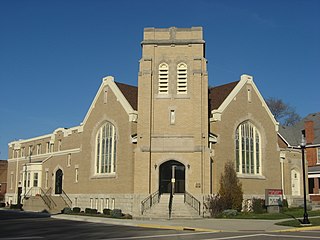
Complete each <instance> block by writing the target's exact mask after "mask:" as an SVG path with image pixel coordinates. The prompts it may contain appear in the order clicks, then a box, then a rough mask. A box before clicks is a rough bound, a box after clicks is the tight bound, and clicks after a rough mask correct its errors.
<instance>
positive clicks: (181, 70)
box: [177, 63, 188, 94]
mask: <svg viewBox="0 0 320 240" xmlns="http://www.w3.org/2000/svg"><path fill="white" fill-rule="evenodd" d="M187 93H188V66H187V64H185V63H179V64H178V66H177V94H187Z"/></svg>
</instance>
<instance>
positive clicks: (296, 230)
mask: <svg viewBox="0 0 320 240" xmlns="http://www.w3.org/2000/svg"><path fill="white" fill-rule="evenodd" d="M312 230H320V226H310V227H298V228H290V229H283V230H274V231H272V232H302V231H312Z"/></svg>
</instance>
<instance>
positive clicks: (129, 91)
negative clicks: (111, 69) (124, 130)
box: [80, 76, 138, 126]
mask: <svg viewBox="0 0 320 240" xmlns="http://www.w3.org/2000/svg"><path fill="white" fill-rule="evenodd" d="M119 86H120V87H121V89H120V87H119ZM105 87H109V88H110V89H111V90H112V92H113V93H114V94H115V96H116V97H117V100H118V101H119V102H120V104H121V105H122V107H123V108H124V110H125V111H126V112H127V113H128V116H129V121H133V122H134V121H137V115H138V113H137V111H136V110H135V109H134V107H133V106H134V105H135V106H136V105H137V104H136V103H135V101H134V99H135V98H134V96H135V93H136V92H137V90H135V87H133V86H130V85H127V84H123V83H117V84H116V83H115V82H114V78H113V77H112V76H108V77H105V78H103V79H102V83H101V85H100V88H99V90H98V92H97V93H96V96H95V98H94V99H93V101H92V103H91V106H90V108H89V110H88V112H87V114H86V116H85V118H84V120H83V122H82V123H81V124H80V125H81V126H84V125H85V123H86V122H87V120H88V118H89V116H90V114H91V111H92V110H93V108H94V107H95V104H96V102H97V100H98V97H99V95H100V93H101V92H102V91H103V89H104V88H105ZM125 94H126V95H125ZM129 100H130V101H131V102H129Z"/></svg>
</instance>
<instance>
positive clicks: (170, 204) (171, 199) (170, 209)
mask: <svg viewBox="0 0 320 240" xmlns="http://www.w3.org/2000/svg"><path fill="white" fill-rule="evenodd" d="M172 202H173V194H172V191H171V193H170V197H169V206H168V208H169V219H171V213H172Z"/></svg>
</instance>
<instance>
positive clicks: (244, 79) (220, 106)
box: [210, 74, 279, 132]
mask: <svg viewBox="0 0 320 240" xmlns="http://www.w3.org/2000/svg"><path fill="white" fill-rule="evenodd" d="M245 84H250V85H251V87H252V89H253V90H254V91H255V93H256V94H257V96H258V98H259V99H260V101H261V103H262V106H263V107H264V108H265V110H266V111H267V113H268V115H269V117H270V119H271V121H272V122H273V124H274V126H275V129H276V131H277V132H278V126H279V123H278V122H277V121H276V120H275V118H274V116H273V114H272V113H271V111H270V109H269V107H268V105H267V103H266V101H265V100H264V99H263V97H262V95H261V93H260V92H259V90H258V88H257V86H256V85H255V83H254V82H253V77H252V76H250V75H247V74H243V75H241V76H240V81H237V82H232V83H229V84H225V85H222V86H220V87H217V89H216V90H218V91H216V94H217V95H218V96H219V95H220V97H218V99H219V100H217V101H216V102H213V103H212V104H213V106H211V108H210V110H211V114H212V118H211V119H210V121H220V120H221V115H222V113H223V112H224V110H225V109H226V108H227V106H228V105H229V104H230V103H231V102H232V100H233V99H234V98H235V97H236V96H237V94H238V93H239V92H240V91H241V89H242V87H243V86H244V85H245ZM219 91H220V93H219ZM210 95H211V98H212V99H214V98H215V94H214V92H212V93H211V94H210ZM211 101H212V100H210V102H211Z"/></svg>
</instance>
